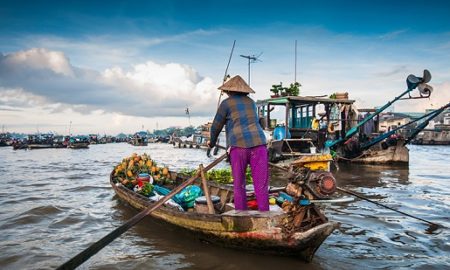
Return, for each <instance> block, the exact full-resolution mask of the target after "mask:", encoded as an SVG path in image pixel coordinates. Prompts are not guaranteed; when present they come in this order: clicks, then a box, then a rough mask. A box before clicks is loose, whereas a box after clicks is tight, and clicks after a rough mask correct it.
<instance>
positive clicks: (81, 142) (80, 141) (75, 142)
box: [67, 136, 89, 149]
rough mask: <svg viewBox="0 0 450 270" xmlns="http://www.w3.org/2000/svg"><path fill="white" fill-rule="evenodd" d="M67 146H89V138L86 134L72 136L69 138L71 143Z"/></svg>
mask: <svg viewBox="0 0 450 270" xmlns="http://www.w3.org/2000/svg"><path fill="white" fill-rule="evenodd" d="M67 147H68V148H71V149H86V148H89V138H88V137H86V136H75V137H71V138H70V140H69V145H68V146H67Z"/></svg>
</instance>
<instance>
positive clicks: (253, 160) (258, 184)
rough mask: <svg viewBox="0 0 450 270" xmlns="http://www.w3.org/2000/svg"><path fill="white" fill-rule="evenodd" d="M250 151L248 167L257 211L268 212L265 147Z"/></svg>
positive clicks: (254, 148) (261, 146) (267, 172)
mask: <svg viewBox="0 0 450 270" xmlns="http://www.w3.org/2000/svg"><path fill="white" fill-rule="evenodd" d="M249 149H250V167H251V169H252V178H253V186H254V187H255V195H256V201H257V202H258V209H259V211H269V191H268V187H269V168H268V156H267V147H266V146H265V145H260V146H256V147H252V148H249Z"/></svg>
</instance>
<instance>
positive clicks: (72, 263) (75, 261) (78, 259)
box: [57, 153, 227, 269]
mask: <svg viewBox="0 0 450 270" xmlns="http://www.w3.org/2000/svg"><path fill="white" fill-rule="evenodd" d="M226 157H227V155H226V153H225V154H223V155H222V156H220V157H219V158H217V159H216V160H214V161H213V162H212V163H211V164H209V165H208V166H206V167H205V168H204V171H205V172H207V171H209V170H210V169H212V168H213V167H214V166H216V165H217V164H219V163H220V162H221V161H222V160H224V159H225V158H226ZM200 175H201V172H200V171H198V172H197V173H196V174H195V175H194V176H192V177H191V178H189V179H188V180H186V181H185V182H184V183H182V184H181V185H179V186H178V187H176V188H175V189H173V190H172V191H171V192H170V193H169V194H167V195H166V196H164V197H163V198H161V200H159V201H158V202H156V203H155V204H154V205H152V206H149V207H148V208H146V209H144V210H142V211H141V212H140V213H139V214H137V215H135V216H134V217H132V218H131V219H129V220H128V221H127V222H125V224H123V225H121V226H120V227H118V228H116V229H115V230H114V231H112V232H110V233H109V234H107V235H106V236H104V237H103V238H102V239H100V240H98V241H97V242H95V243H93V244H92V245H90V246H89V247H88V248H86V249H85V250H83V251H82V252H80V253H78V254H77V255H76V256H75V257H73V258H72V259H70V260H68V261H67V262H65V263H64V264H62V265H60V266H59V267H58V268H57V269H75V268H77V267H78V266H80V265H81V264H82V263H84V262H85V261H87V260H88V259H89V258H90V257H92V256H93V255H95V254H96V253H97V252H99V251H100V250H101V249H102V248H104V247H105V246H107V245H108V244H109V243H111V242H112V241H114V239H116V238H118V237H119V236H121V235H122V234H123V233H124V232H126V231H127V230H128V229H130V228H131V227H133V226H134V225H136V224H137V223H138V222H139V221H141V220H142V219H143V218H144V217H146V216H147V215H149V214H150V213H151V212H153V211H155V210H156V209H158V208H159V207H160V206H161V205H163V204H164V203H165V202H166V201H168V200H170V198H172V197H173V196H175V194H177V193H178V192H180V191H181V190H182V189H183V188H185V187H187V186H188V185H190V184H192V183H193V182H194V181H195V180H196V179H197V178H198V177H199V176H200Z"/></svg>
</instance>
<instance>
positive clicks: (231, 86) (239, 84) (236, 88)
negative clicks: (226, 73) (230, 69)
mask: <svg viewBox="0 0 450 270" xmlns="http://www.w3.org/2000/svg"><path fill="white" fill-rule="evenodd" d="M218 89H219V90H222V91H230V92H240V93H255V91H253V89H252V88H250V86H249V85H248V84H247V83H246V82H245V81H244V79H242V78H241V76H239V75H236V76H234V77H233V78H231V79H229V80H228V81H226V82H225V83H224V84H222V86H221V87H219V88H218Z"/></svg>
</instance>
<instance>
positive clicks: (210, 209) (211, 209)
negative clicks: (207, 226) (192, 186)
mask: <svg viewBox="0 0 450 270" xmlns="http://www.w3.org/2000/svg"><path fill="white" fill-rule="evenodd" d="M199 170H200V175H201V177H202V185H203V192H204V193H205V197H206V204H207V205H208V213H209V214H215V213H216V211H215V210H214V205H213V203H212V201H211V196H210V195H209V188H208V183H207V180H206V177H205V170H204V169H203V164H200V166H199Z"/></svg>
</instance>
